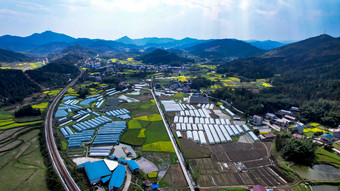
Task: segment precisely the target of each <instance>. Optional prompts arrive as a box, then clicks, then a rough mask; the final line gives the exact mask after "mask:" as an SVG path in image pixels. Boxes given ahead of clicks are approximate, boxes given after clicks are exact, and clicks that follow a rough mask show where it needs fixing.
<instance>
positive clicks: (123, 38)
mask: <svg viewBox="0 0 340 191" xmlns="http://www.w3.org/2000/svg"><path fill="white" fill-rule="evenodd" d="M118 40H132V39H131V38H130V37H128V36H123V37H120V38H119V39H117V41H118Z"/></svg>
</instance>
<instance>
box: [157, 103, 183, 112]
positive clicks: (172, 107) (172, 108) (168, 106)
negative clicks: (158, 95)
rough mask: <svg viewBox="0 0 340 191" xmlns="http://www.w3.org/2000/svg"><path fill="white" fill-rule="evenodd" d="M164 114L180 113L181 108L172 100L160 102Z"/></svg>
mask: <svg viewBox="0 0 340 191" xmlns="http://www.w3.org/2000/svg"><path fill="white" fill-rule="evenodd" d="M161 102H162V104H163V106H164V109H165V112H180V111H182V108H181V106H180V105H179V104H177V103H176V102H175V101H174V100H162V101H161Z"/></svg>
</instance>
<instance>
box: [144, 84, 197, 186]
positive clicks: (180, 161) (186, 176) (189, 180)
mask: <svg viewBox="0 0 340 191" xmlns="http://www.w3.org/2000/svg"><path fill="white" fill-rule="evenodd" d="M151 93H152V96H153V99H154V100H155V102H156V106H157V108H158V111H159V113H160V114H161V116H162V120H163V123H164V125H165V129H166V131H167V132H168V135H169V138H170V141H171V143H172V146H173V147H174V149H175V153H176V155H177V158H178V160H179V164H180V166H181V168H182V171H183V174H184V177H185V180H186V182H187V183H188V185H189V188H190V190H192V191H193V190H194V187H193V186H192V183H191V179H190V177H189V174H188V171H187V170H186V168H185V165H184V158H183V155H182V153H180V152H179V151H178V148H177V146H176V144H175V140H174V135H173V134H172V132H171V130H170V127H169V125H168V123H167V122H166V119H165V117H164V114H163V111H162V109H161V108H160V106H159V102H158V100H157V98H156V96H155V93H154V92H153V91H152V90H151Z"/></svg>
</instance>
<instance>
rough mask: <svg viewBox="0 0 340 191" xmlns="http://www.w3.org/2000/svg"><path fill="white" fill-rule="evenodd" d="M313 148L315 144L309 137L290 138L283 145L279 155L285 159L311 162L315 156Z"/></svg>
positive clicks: (304, 162)
mask: <svg viewBox="0 0 340 191" xmlns="http://www.w3.org/2000/svg"><path fill="white" fill-rule="evenodd" d="M315 150H316V144H315V143H313V141H312V140H311V139H296V138H290V139H288V141H287V142H286V145H285V146H284V147H283V149H282V154H281V155H282V157H283V158H284V159H285V160H287V161H293V162H295V163H297V164H311V163H312V162H313V159H314V157H315ZM302 156H303V157H302Z"/></svg>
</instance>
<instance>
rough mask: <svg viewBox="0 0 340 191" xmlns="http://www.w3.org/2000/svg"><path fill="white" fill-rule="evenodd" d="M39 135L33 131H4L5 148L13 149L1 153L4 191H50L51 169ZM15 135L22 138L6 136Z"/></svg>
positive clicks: (0, 184) (1, 178)
mask: <svg viewBox="0 0 340 191" xmlns="http://www.w3.org/2000/svg"><path fill="white" fill-rule="evenodd" d="M39 132H40V130H39V129H33V128H31V129H29V128H15V129H10V130H6V131H0V133H1V134H0V136H1V140H3V141H4V142H2V143H1V148H5V147H8V148H11V149H9V150H7V151H3V152H0V154H1V157H0V166H1V168H0V190H32V191H34V190H48V188H47V184H46V181H45V180H46V169H47V168H46V166H45V165H44V161H43V158H42V155H41V152H40V149H39V148H40V145H39V141H38V134H39ZM14 133H17V136H18V137H11V136H6V137H7V138H5V137H3V135H13V134H14ZM18 141H19V142H20V143H19V142H18ZM17 143H19V144H17ZM14 144H16V145H14Z"/></svg>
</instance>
